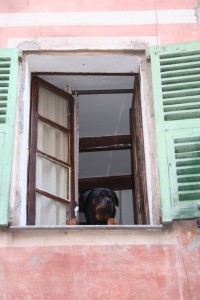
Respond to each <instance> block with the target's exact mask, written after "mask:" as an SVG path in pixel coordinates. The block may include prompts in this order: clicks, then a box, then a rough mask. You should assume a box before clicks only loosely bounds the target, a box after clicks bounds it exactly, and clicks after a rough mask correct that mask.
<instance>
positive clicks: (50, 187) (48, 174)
mask: <svg viewBox="0 0 200 300" xmlns="http://www.w3.org/2000/svg"><path fill="white" fill-rule="evenodd" d="M36 188H38V189H41V190H44V191H46V192H48V193H51V194H53V195H56V196H58V197H61V198H64V199H69V169H68V168H66V167H63V166H61V165H59V164H56V163H54V162H52V161H49V160H47V159H45V158H43V157H40V156H39V155H38V156H37V160H36Z"/></svg>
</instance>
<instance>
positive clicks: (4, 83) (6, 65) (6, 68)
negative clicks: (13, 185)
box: [0, 49, 18, 225]
mask: <svg viewBox="0 0 200 300" xmlns="http://www.w3.org/2000/svg"><path fill="white" fill-rule="evenodd" d="M17 75H18V52H17V50H16V49H0V225H7V224H8V207H9V197H10V181H11V168H12V150H13V138H14V118H15V105H16V93H17Z"/></svg>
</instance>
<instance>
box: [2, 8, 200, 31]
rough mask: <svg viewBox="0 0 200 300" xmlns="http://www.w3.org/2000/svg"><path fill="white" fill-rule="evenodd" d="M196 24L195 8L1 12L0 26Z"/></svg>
mask: <svg viewBox="0 0 200 300" xmlns="http://www.w3.org/2000/svg"><path fill="white" fill-rule="evenodd" d="M185 23H191V24H194V23H196V16H195V11H194V10H192V9H180V10H157V11H156V10H148V11H144V10H143V11H109V12H108V11H106V12H66V13H64V12H60V13H42V12H40V13H39V12H38V13H3V14H0V27H8V26H13V27H15V26H50V25H52V26H68V25H69V26H74V25H77V26H85V25H107V26H108V25H109V26H113V25H115V26H116V25H145V24H185Z"/></svg>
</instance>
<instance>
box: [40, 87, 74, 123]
mask: <svg viewBox="0 0 200 300" xmlns="http://www.w3.org/2000/svg"><path fill="white" fill-rule="evenodd" d="M38 113H39V114H40V115H41V116H43V117H45V118H47V119H49V120H51V121H53V122H55V123H57V124H59V125H62V126H64V127H66V128H68V126H69V118H68V117H69V114H68V113H69V108H68V101H67V100H66V99H64V98H63V97H61V96H58V95H56V94H54V93H52V92H50V91H48V90H46V89H44V88H42V87H40V88H39V103H38Z"/></svg>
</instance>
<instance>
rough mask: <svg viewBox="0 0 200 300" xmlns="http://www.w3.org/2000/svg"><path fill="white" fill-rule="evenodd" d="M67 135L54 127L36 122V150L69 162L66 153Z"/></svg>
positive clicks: (67, 153)
mask: <svg viewBox="0 0 200 300" xmlns="http://www.w3.org/2000/svg"><path fill="white" fill-rule="evenodd" d="M68 141H69V135H68V134H67V133H65V132H62V131H60V130H58V129H55V128H54V127H52V126H50V125H48V124H46V123H44V122H42V121H38V138H37V148H38V150H40V151H42V152H45V153H46V154H49V155H51V156H54V157H55V158H57V159H60V160H63V161H65V162H69V151H68V149H69V148H68Z"/></svg>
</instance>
